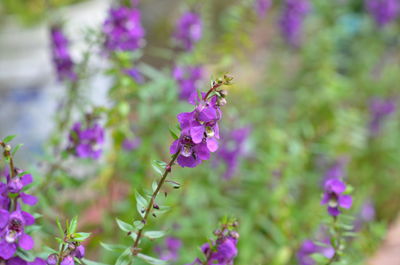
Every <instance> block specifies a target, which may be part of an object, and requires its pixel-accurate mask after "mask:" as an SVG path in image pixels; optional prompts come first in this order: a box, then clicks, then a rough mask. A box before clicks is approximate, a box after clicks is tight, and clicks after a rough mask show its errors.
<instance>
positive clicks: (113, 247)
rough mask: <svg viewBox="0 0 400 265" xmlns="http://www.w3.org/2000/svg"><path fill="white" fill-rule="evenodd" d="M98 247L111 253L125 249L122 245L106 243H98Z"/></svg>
mask: <svg viewBox="0 0 400 265" xmlns="http://www.w3.org/2000/svg"><path fill="white" fill-rule="evenodd" d="M100 245H101V246H102V247H103V248H104V249H106V250H109V251H112V252H117V251H122V250H124V249H125V248H126V246H123V245H115V244H107V243H103V242H100Z"/></svg>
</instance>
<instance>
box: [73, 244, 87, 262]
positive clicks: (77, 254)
mask: <svg viewBox="0 0 400 265" xmlns="http://www.w3.org/2000/svg"><path fill="white" fill-rule="evenodd" d="M73 254H74V256H75V257H77V258H78V259H82V258H83V257H84V256H85V247H84V246H83V245H79V246H78V247H77V248H76V249H75V250H74V252H73Z"/></svg>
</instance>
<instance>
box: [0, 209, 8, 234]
mask: <svg viewBox="0 0 400 265" xmlns="http://www.w3.org/2000/svg"><path fill="white" fill-rule="evenodd" d="M9 217H10V214H9V212H8V211H6V210H4V209H0V229H3V228H4V227H5V226H6V225H7V223H8V219H9Z"/></svg>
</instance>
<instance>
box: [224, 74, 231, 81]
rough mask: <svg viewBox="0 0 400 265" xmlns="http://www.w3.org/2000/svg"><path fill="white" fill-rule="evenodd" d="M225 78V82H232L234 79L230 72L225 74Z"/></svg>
mask: <svg viewBox="0 0 400 265" xmlns="http://www.w3.org/2000/svg"><path fill="white" fill-rule="evenodd" d="M224 79H225V82H230V81H232V80H233V76H231V75H229V74H225V75H224Z"/></svg>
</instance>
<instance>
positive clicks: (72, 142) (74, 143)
mask: <svg viewBox="0 0 400 265" xmlns="http://www.w3.org/2000/svg"><path fill="white" fill-rule="evenodd" d="M103 144H104V129H103V127H101V126H100V125H99V124H97V123H95V124H92V125H88V126H87V127H86V128H82V124H81V123H80V122H77V123H75V124H74V125H73V127H72V130H71V132H70V135H69V148H68V150H70V151H71V152H72V153H73V154H74V155H76V156H77V157H81V158H92V159H98V158H100V155H101V153H102V151H103V150H102V146H103Z"/></svg>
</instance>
